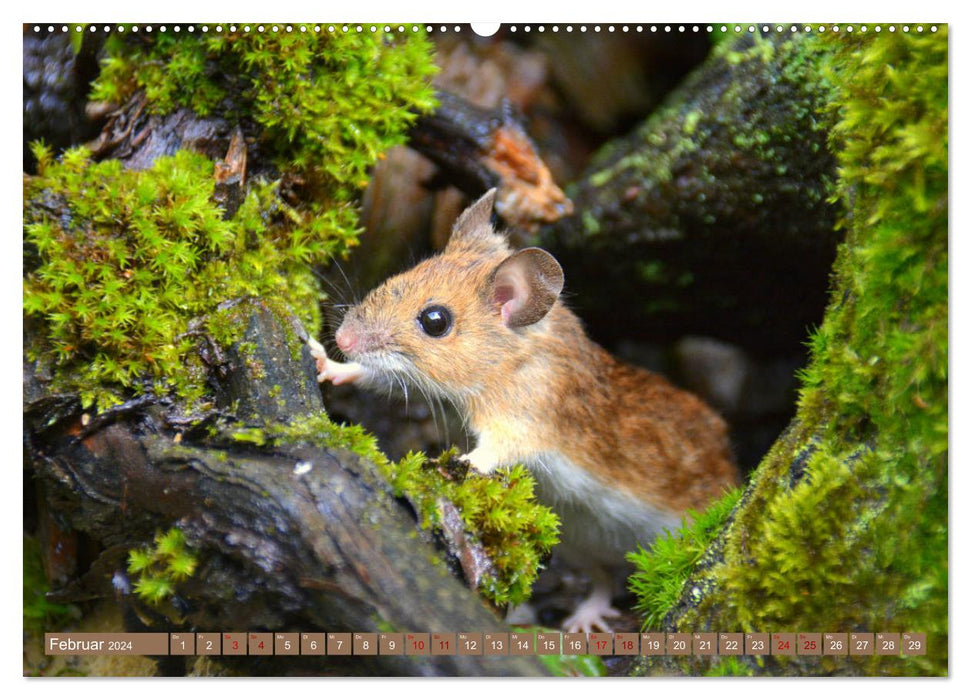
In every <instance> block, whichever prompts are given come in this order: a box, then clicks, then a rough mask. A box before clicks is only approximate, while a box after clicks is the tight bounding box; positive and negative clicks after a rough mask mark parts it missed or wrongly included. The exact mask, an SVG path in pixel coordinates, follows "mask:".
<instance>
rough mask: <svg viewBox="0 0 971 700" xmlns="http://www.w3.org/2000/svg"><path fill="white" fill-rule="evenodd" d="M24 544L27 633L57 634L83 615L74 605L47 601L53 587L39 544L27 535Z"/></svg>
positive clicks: (25, 623) (25, 619)
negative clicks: (28, 631)
mask: <svg viewBox="0 0 971 700" xmlns="http://www.w3.org/2000/svg"><path fill="white" fill-rule="evenodd" d="M23 543H24V578H23V585H24V629H25V630H31V631H34V632H40V633H43V632H51V631H56V630H58V629H60V628H62V627H64V626H66V625H67V624H68V623H69V622H70V621H72V620H76V619H77V618H79V617H80V616H81V612H80V611H79V610H78V609H77V608H76V607H75V606H73V605H64V604H61V603H52V602H50V601H49V600H47V593H48V591H49V590H50V584H49V583H48V581H47V575H46V574H45V573H44V562H43V559H42V557H41V548H40V544H39V543H38V542H37V540H35V539H34V538H32V537H27V536H26V535H25V536H24V538H23Z"/></svg>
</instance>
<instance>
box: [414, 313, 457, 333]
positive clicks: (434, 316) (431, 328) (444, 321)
mask: <svg viewBox="0 0 971 700" xmlns="http://www.w3.org/2000/svg"><path fill="white" fill-rule="evenodd" d="M418 323H420V324H421V329H422V330H423V331H425V333H427V334H428V335H430V336H431V337H433V338H441V337H442V336H443V335H445V334H446V333H448V332H449V330H450V329H451V328H452V312H451V311H449V310H448V309H446V308H445V307H444V306H429V307H428V308H426V309H422V311H421V313H420V314H418Z"/></svg>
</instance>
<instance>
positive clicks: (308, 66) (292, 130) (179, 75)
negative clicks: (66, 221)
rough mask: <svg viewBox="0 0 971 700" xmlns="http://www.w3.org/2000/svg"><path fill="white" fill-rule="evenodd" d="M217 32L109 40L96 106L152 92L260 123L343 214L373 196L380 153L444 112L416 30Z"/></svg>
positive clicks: (176, 103) (266, 140) (152, 102)
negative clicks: (422, 117)
mask: <svg viewBox="0 0 971 700" xmlns="http://www.w3.org/2000/svg"><path fill="white" fill-rule="evenodd" d="M200 29H201V28H200ZM253 29H255V28H253ZM208 30H209V31H208V32H207V33H201V34H200V33H196V34H195V35H187V34H182V35H176V34H156V35H154V36H153V37H152V38H151V40H150V41H147V42H146V41H145V40H144V39H143V38H141V37H138V38H137V39H136V40H132V39H129V40H128V41H123V40H115V41H112V42H110V43H109V45H108V57H107V58H106V59H105V61H104V63H103V68H102V72H101V75H100V76H99V78H98V79H97V81H96V82H95V84H94V88H93V92H92V97H93V98H94V99H98V100H105V101H109V102H116V103H120V102H124V101H125V100H126V99H128V98H129V97H130V96H131V95H132V94H133V93H134V92H135V91H136V90H141V91H143V92H144V94H145V96H146V98H147V101H148V109H149V110H150V111H151V112H154V113H158V114H164V113H167V112H171V111H173V110H174V109H176V108H177V107H180V106H181V107H189V108H191V109H192V110H193V111H195V112H196V113H197V114H200V115H208V114H217V115H220V116H226V117H228V118H230V119H231V120H232V121H239V120H240V119H252V120H254V121H255V122H256V123H257V124H258V125H259V126H260V128H261V131H262V142H263V144H264V145H265V146H267V147H269V149H270V150H271V152H272V153H273V154H274V159H275V160H276V161H277V162H278V165H279V167H280V168H281V170H293V169H296V170H300V171H304V172H308V173H312V174H313V175H315V176H317V177H321V178H325V179H326V180H327V181H328V182H329V184H330V187H329V194H330V196H331V197H332V202H333V203H335V204H338V205H341V204H345V203H346V202H347V201H349V199H350V198H351V197H352V196H353V195H354V194H356V192H357V191H358V190H359V189H360V188H361V187H363V185H364V184H365V183H366V182H367V170H368V168H369V167H370V166H371V165H372V164H373V163H374V161H375V159H377V158H378V157H379V156H380V154H381V153H383V152H384V151H386V150H388V149H389V148H391V147H392V146H395V145H398V144H400V143H403V142H404V134H405V131H406V129H407V126H408V125H409V124H410V123H411V122H412V121H413V120H414V119H415V118H416V117H417V114H418V112H420V111H426V110H429V109H431V108H432V107H433V106H434V104H435V103H434V91H433V89H432V87H431V83H430V80H429V79H430V77H431V75H432V74H433V73H434V72H435V70H436V68H435V63H434V61H433V59H432V44H431V40H430V39H429V38H427V37H426V36H425V32H423V31H421V32H412V31H411V27H410V26H406V27H404V31H401V32H375V33H371V32H326V31H322V32H317V31H313V27H312V26H305V25H298V26H296V27H295V28H294V31H292V32H282V31H281V32H257V31H249V32H245V31H242V28H240V30H239V31H237V32H230V31H228V27H224V28H223V31H221V32H217V31H216V27H215V25H209V26H208ZM197 31H198V30H197ZM114 36H116V37H117V36H118V35H114Z"/></svg>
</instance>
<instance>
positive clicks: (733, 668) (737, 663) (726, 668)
mask: <svg viewBox="0 0 971 700" xmlns="http://www.w3.org/2000/svg"><path fill="white" fill-rule="evenodd" d="M704 675H706V676H713V677H724V676H742V677H745V676H752V675H755V674H754V673H753V671H752V668H751V667H750V666H748V665H746V664H744V663H742V661H741V660H740V659H739V658H738V657H735V656H723V657H719V659H718V663H716V664H714V665H713V666H712V667H711V668H709V669H708V670H707V671H705V674H704Z"/></svg>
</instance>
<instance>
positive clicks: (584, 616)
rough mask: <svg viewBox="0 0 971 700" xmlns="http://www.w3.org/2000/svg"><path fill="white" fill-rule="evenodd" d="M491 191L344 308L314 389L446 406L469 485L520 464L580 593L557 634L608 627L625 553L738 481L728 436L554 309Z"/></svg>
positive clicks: (538, 258)
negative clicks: (447, 231)
mask: <svg viewBox="0 0 971 700" xmlns="http://www.w3.org/2000/svg"><path fill="white" fill-rule="evenodd" d="M495 195H496V191H495V190H494V189H493V190H490V191H488V192H486V193H485V194H484V195H483V196H482V197H481V198H480V199H479V200H478V201H476V202H475V203H474V204H472V205H471V206H470V207H469V208H468V209H466V210H465V211H464V212H463V213H462V214H461V215H460V216H459V218H458V219H457V221H456V222H455V224H454V227H453V230H452V233H451V237H450V238H449V240H448V243H447V244H446V246H445V248H444V249H443V250H442V251H441V252H440V253H439V254H437V255H435V256H433V257H431V258H428V259H426V260H424V261H422V262H420V263H418V264H417V265H416V266H414V267H413V268H411V269H410V270H407V271H405V272H403V273H401V274H398V275H395V276H393V277H390V278H389V279H387V280H386V281H385V282H384V283H382V284H381V285H379V286H378V287H376V288H375V289H373V290H372V291H371V292H370V293H368V294H367V295H366V297H365V298H364V299H363V301H361V302H360V303H358V304H356V305H353V306H352V307H350V308H349V309H348V310H347V312H346V314H345V315H344V318H343V320H342V322H341V324H340V326H339V328H338V329H337V331H336V334H335V338H334V339H335V341H336V344H337V347H338V348H339V349H340V351H341V352H342V353H343V355H344V356H345V358H346V360H347V361H346V362H340V361H337V360H334V359H331V358H328V357H327V355H326V353H325V352H324V350H323V348H322V347H321V346H320V344H319V343H317V342H313V343H312V344H311V345H312V354H313V355H314V356H315V358H316V360H317V368H318V372H319V375H318V380H319V381H321V382H325V381H330V382H332V383H334V384H343V383H348V382H354V383H357V384H360V385H362V386H365V387H372V388H375V389H384V390H386V389H388V388H389V387H390V386H394V385H400V383H402V382H405V383H407V384H408V385H411V386H416V387H417V388H419V389H420V390H421V391H423V392H426V393H428V394H429V395H433V396H436V397H440V398H444V399H447V400H449V401H450V402H451V403H452V404H453V405H454V406H455V407H456V409H457V410H458V412H459V414H460V415H461V417H462V418H463V419H464V421H465V423H466V425H467V427H468V430H469V432H470V434H471V436H472V437H473V438H474V439H475V447H474V449H472V450H471V451H470V452H468V453H467V454H466V455H463V456H462V457H461V458H460V459H464V460H466V461H467V462H468V463H469V464H470V465H471V468H473V469H475V470H476V471H478V472H480V473H482V474H490V473H491V472H493V471H494V470H495V469H497V468H498V467H500V466H512V465H515V464H523V465H524V466H526V467H527V468H528V469H529V470H530V472H531V473H532V475H533V477H534V479H535V481H536V495H537V498H538V500H539V501H540V502H541V503H543V504H545V505H547V506H548V507H550V508H551V509H552V510H553V511H554V512H555V513H556V514H557V515H558V516H559V519H560V523H561V531H560V543H559V544H558V545H557V548H558V549H557V551H558V553H559V554H560V555H561V556H562V557H563V559H564V560H565V561H566V563H567V564H568V565H570V566H571V567H573V568H576V569H579V570H581V571H584V572H586V573H588V574H589V576H590V578H591V580H592V583H593V585H592V590H591V591H590V593H589V595H588V597H587V598H586V599H584V600H583V601H582V602H581V603H580V604H579V605H578V606H577V608H576V609H575V610H574V611H573V613H572V614H571V615H569V616H568V617H567V618H566V619H565V620H564V622H563V628H564V629H565V630H567V631H573V632H579V631H582V632H590V631H593V630H602V631H611V628H610V625H609V623H608V622H607V619H609V618H613V617H617V616H619V615H620V613H619V612H618V610H616V609H615V608H614V607H613V606H612V598H613V595H614V593H615V591H614V580H615V577H616V574H617V573H618V572H619V571H621V570H629V569H628V567H629V564H628V563H627V559H626V554H627V553H628V552H631V551H634V550H636V549H637V547H638V546H639V545H640V546H643V547H644V548H648V547H649V546H650V544H651V542H652V541H653V540H654V539H655V538H656V537H657V536H658V535H660V534H662V533H664V532H665V531H666V530H667V531H672V532H673V531H674V530H675V529H676V528H677V527H679V526H680V525H681V524H682V519H683V517H684V515H685V512H686V511H687V510H688V509H694V510H701V509H703V508H704V507H705V505H706V504H707V503H708V502H710V501H711V500H714V499H715V498H717V497H719V496H721V495H722V494H723V493H724V492H726V491H728V490H730V489H732V488H734V487H735V486H736V485H737V484H738V471H737V469H736V466H735V463H734V459H733V455H732V449H731V444H730V440H729V436H728V427H727V425H726V423H725V421H724V420H723V419H722V418H721V417H720V416H719V415H718V414H717V413H716V412H715V411H714V410H713V409H712V408H710V407H709V406H707V405H706V404H705V403H704V402H703V401H702V400H701V399H699V398H698V397H696V396H694V395H693V394H691V393H689V392H687V391H684V390H682V389H680V388H677V387H675V386H674V385H673V384H672V383H671V382H669V381H668V380H667V379H665V378H664V377H663V376H661V375H659V374H656V373H654V372H651V371H649V370H647V369H643V368H640V367H636V366H633V365H630V364H627V363H625V362H622V361H620V360H618V359H617V358H615V357H614V356H613V355H611V354H610V353H609V352H608V351H607V350H605V349H604V348H602V347H601V346H600V345H598V344H597V343H595V342H594V341H593V340H591V339H590V338H589V337H588V336H587V334H586V332H585V331H584V328H583V325H582V323H581V321H580V319H579V318H578V317H577V316H576V314H575V313H573V312H572V311H571V310H570V309H569V308H567V306H566V305H565V304H564V301H563V299H562V292H563V288H564V282H565V280H564V274H563V269H562V267H561V266H560V264H559V263H558V262H557V260H556V259H555V258H554V256H553V255H551V254H550V253H549V252H547V251H546V250H543V249H542V248H536V247H528V248H523V249H521V250H514V249H513V248H512V247H511V245H510V243H509V241H508V238H507V236H506V235H504V234H503V233H502V232H499V231H496V230H495V229H494V228H493V226H492V223H491V220H492V209H493V205H494V203H495Z"/></svg>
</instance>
